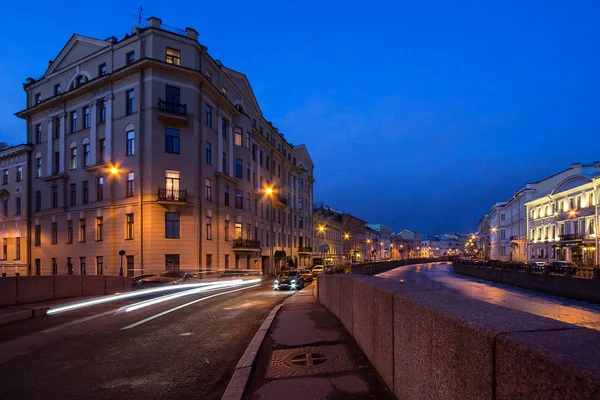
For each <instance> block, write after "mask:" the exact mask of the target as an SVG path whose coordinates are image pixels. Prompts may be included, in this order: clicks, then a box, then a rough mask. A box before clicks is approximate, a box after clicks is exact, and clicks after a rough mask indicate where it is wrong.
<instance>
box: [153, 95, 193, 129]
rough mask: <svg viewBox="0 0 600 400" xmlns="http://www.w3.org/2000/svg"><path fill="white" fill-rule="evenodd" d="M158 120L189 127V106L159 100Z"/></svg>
mask: <svg viewBox="0 0 600 400" xmlns="http://www.w3.org/2000/svg"><path fill="white" fill-rule="evenodd" d="M158 119H159V120H161V121H163V122H165V123H167V124H174V125H176V126H180V127H182V126H187V124H188V122H187V104H179V103H172V102H168V101H164V100H163V99H158Z"/></svg>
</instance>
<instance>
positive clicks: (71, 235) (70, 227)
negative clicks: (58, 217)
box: [67, 220, 73, 244]
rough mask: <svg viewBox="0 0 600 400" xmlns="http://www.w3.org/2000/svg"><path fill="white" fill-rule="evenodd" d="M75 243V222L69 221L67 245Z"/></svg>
mask: <svg viewBox="0 0 600 400" xmlns="http://www.w3.org/2000/svg"><path fill="white" fill-rule="evenodd" d="M70 243H73V221H71V220H69V221H67V244H70Z"/></svg>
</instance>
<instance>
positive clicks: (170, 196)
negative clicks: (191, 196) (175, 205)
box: [158, 188, 187, 201]
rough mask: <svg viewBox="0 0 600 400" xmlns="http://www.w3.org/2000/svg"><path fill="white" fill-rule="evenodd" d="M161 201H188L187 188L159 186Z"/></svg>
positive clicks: (159, 198)
mask: <svg viewBox="0 0 600 400" xmlns="http://www.w3.org/2000/svg"><path fill="white" fill-rule="evenodd" d="M158 200H159V201H187V189H179V190H174V189H166V188H158Z"/></svg>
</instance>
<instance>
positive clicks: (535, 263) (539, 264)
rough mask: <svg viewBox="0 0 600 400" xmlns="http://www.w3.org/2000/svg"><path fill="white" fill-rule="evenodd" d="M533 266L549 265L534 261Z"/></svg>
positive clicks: (544, 262)
mask: <svg viewBox="0 0 600 400" xmlns="http://www.w3.org/2000/svg"><path fill="white" fill-rule="evenodd" d="M533 265H535V266H538V267H543V266H544V265H548V263H547V262H546V261H534V262H533Z"/></svg>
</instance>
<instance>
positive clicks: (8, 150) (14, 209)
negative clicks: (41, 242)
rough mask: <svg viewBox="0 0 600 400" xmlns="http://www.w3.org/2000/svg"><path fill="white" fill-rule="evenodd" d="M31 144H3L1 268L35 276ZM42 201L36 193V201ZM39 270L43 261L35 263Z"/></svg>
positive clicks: (0, 152)
mask: <svg viewBox="0 0 600 400" xmlns="http://www.w3.org/2000/svg"><path fill="white" fill-rule="evenodd" d="M30 155H31V146H28V145H24V144H21V145H18V146H12V147H8V146H7V145H6V144H5V143H0V170H1V171H2V185H1V186H0V204H1V205H2V212H1V213H0V215H1V216H0V220H1V221H2V249H1V256H2V258H0V269H1V271H2V274H6V275H17V274H18V275H31V274H32V271H31V264H30V263H29V236H30V235H29V231H30V225H29V220H28V215H29V210H28V207H27V205H28V204H29V191H28V185H27V182H28V180H27V176H28V174H29V165H30V164H29V163H30ZM38 201H41V194H40V196H36V198H35V202H38ZM34 268H35V271H33V272H38V274H39V270H40V268H41V267H40V265H39V263H37V262H36V263H35V265H34Z"/></svg>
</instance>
